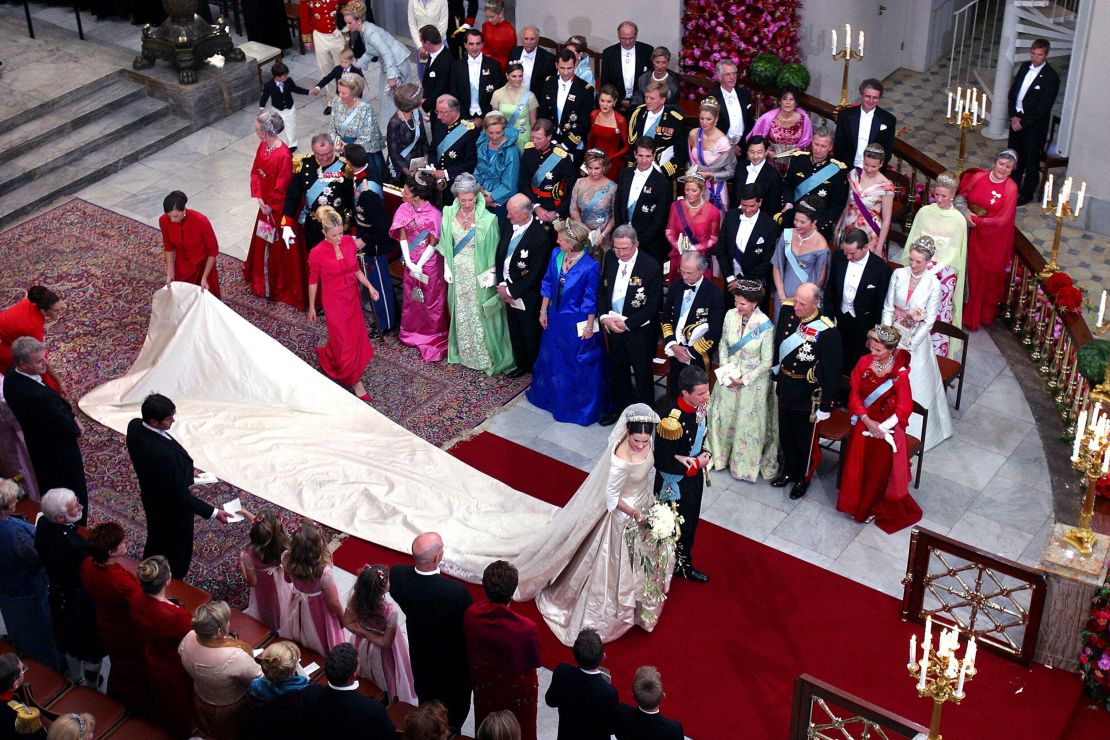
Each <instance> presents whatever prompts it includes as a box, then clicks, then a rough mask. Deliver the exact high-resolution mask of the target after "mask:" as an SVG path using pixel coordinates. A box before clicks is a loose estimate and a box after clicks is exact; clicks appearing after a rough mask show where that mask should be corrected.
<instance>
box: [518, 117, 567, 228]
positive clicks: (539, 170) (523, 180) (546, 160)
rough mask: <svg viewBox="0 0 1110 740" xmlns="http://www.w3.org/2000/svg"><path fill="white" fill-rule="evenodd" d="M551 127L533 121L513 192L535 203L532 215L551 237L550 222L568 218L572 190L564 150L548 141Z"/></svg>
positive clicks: (543, 121)
mask: <svg viewBox="0 0 1110 740" xmlns="http://www.w3.org/2000/svg"><path fill="white" fill-rule="evenodd" d="M554 133H555V124H553V123H552V122H551V121H550V120H548V119H546V118H537V119H536V122H535V123H533V124H532V140H531V141H529V142H528V143H527V144H525V145H524V153H523V154H522V155H521V156H520V179H519V180H518V181H517V190H518V191H519V192H521V193H524V194H525V195H527V196H528V200H530V201H532V202H533V203H535V204H536V205H535V208H533V209H532V214H533V215H534V216H535V217H536V220H537V221H539V222H540V223H542V224H543V225H544V227H545V228H547V229H548V235H549V236H553V235H554V232H552V231H551V230H550V229H551V222H552V221H554V220H555V219H558V218H566V217H567V215H568V214H570V191H571V189H572V188H573V187H574V181H575V179H576V172H577V171H576V169H575V166H574V161H573V160H572V158H571V157H570V155H569V154H568V153H567V150H566V149H563V148H562V147H561V146H558V145H556V144H555V142H553V141H552V140H551V137H552V136H553V135H554Z"/></svg>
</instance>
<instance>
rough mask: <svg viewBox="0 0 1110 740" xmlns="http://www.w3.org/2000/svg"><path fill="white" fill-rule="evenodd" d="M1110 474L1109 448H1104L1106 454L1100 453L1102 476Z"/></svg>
mask: <svg viewBox="0 0 1110 740" xmlns="http://www.w3.org/2000/svg"><path fill="white" fill-rule="evenodd" d="M1107 473H1110V447H1107V448H1106V452H1104V453H1102V474H1103V475H1106V474H1107Z"/></svg>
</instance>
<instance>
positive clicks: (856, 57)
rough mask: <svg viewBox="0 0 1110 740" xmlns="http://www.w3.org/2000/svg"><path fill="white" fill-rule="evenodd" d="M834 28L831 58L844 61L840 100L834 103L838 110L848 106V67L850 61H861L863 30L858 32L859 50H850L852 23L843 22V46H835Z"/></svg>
mask: <svg viewBox="0 0 1110 740" xmlns="http://www.w3.org/2000/svg"><path fill="white" fill-rule="evenodd" d="M836 42H837V38H836V29H835V28H834V29H833V30H832V58H833V59H835V60H836V61H838V62H841V61H842V62H844V77H843V79H842V80H841V82H840V102H839V103H837V104H836V109H837V110H838V111H839V110H841V109H843V108H847V107H848V67H849V66H850V65H851V64H852V62H860V61H863V31H860V32H859V51H852V25H851V24H850V23H845V24H844V48H843V49H841V48H839V47H838V46H837V43H836Z"/></svg>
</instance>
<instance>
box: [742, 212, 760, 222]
mask: <svg viewBox="0 0 1110 740" xmlns="http://www.w3.org/2000/svg"><path fill="white" fill-rule="evenodd" d="M758 219H759V214H758V213H757V214H755V215H754V216H750V217H749V216H745V215H743V214H741V215H740V223H742V224H754V223H755V222H756V221H757V220H758Z"/></svg>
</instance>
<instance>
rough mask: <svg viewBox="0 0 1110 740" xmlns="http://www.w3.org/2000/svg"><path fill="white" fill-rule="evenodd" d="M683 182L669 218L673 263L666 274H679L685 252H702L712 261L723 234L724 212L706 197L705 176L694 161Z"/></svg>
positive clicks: (664, 271) (706, 258) (665, 270)
mask: <svg viewBox="0 0 1110 740" xmlns="http://www.w3.org/2000/svg"><path fill="white" fill-rule="evenodd" d="M681 179H682V180H684V181H685V183H684V184H683V186H682V190H683V193H684V194H685V197H684V198H679V199H678V200H676V201H675V202H674V203H672V204H671V215H670V216H669V217H668V219H667V229H666V232H665V233H666V235H667V241H669V242H670V243H671V253H670V267H667V266H666V265H664V267H663V275H664V276H666V275H678V263H679V260H681V259H682V255H683V253H684V252H700V253H701V255H702V256H703V257H705V261H706V264H713V255H714V253H716V251H717V239H718V238H719V237H720V234H721V212H720V211H718V210H717V206H715V205H713V204H712V203H710V202H709V199H708V198H707V197H706V187H705V178H704V177H702V176H701V174H700V173H698V171H697V165H691V166H690V169H688V170H687V171H686V176H685V177H683V178H681Z"/></svg>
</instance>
